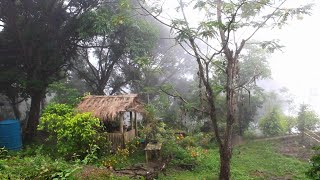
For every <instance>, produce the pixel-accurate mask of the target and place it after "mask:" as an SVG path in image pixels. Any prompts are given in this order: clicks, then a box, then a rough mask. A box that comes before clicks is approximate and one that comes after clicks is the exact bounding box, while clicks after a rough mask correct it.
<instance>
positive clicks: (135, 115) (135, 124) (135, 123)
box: [134, 112, 138, 136]
mask: <svg viewBox="0 0 320 180" xmlns="http://www.w3.org/2000/svg"><path fill="white" fill-rule="evenodd" d="M134 129H135V133H136V136H138V123H137V112H134Z"/></svg>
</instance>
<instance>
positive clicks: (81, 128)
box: [39, 104, 108, 158]
mask: <svg viewBox="0 0 320 180" xmlns="http://www.w3.org/2000/svg"><path fill="white" fill-rule="evenodd" d="M102 128H103V126H102V125H101V124H100V120H99V119H97V118H95V117H93V116H92V115H91V113H80V114H77V113H75V112H74V110H73V109H72V108H71V107H70V106H68V105H64V104H52V105H50V106H48V107H47V108H46V109H45V111H44V113H43V114H42V117H41V123H40V125H39V129H40V130H44V131H47V132H48V133H50V136H49V139H48V140H49V141H52V142H56V147H57V150H58V152H59V153H60V154H63V155H65V157H67V158H70V157H71V156H72V155H74V154H77V155H79V156H80V157H81V158H83V157H85V156H86V155H88V154H92V153H91V150H93V149H94V151H95V152H97V153H100V152H99V151H98V150H99V149H104V150H105V148H106V147H103V146H106V144H108V143H106V142H107V140H106V137H105V136H103V134H101V133H99V132H100V131H102Z"/></svg>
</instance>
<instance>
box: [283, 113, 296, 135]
mask: <svg viewBox="0 0 320 180" xmlns="http://www.w3.org/2000/svg"><path fill="white" fill-rule="evenodd" d="M297 123H298V118H296V117H293V116H285V117H284V126H283V127H284V130H285V132H288V133H289V134H291V130H292V128H294V127H296V126H297Z"/></svg>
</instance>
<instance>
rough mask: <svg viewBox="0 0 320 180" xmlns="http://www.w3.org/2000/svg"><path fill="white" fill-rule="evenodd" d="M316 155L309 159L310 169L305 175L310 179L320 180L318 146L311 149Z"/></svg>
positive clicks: (319, 148) (319, 149) (319, 151)
mask: <svg viewBox="0 0 320 180" xmlns="http://www.w3.org/2000/svg"><path fill="white" fill-rule="evenodd" d="M313 149H314V150H315V151H316V154H315V155H314V156H312V158H311V159H310V165H311V167H310V168H309V169H308V171H307V172H306V175H307V176H308V177H309V178H311V179H316V180H318V179H320V146H316V147H314V148H313Z"/></svg>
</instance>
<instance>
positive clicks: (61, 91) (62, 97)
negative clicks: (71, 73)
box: [48, 82, 81, 106]
mask: <svg viewBox="0 0 320 180" xmlns="http://www.w3.org/2000/svg"><path fill="white" fill-rule="evenodd" d="M48 89H49V92H50V93H53V99H52V100H51V101H52V102H54V103H59V104H68V105H71V106H75V105H77V104H78V103H79V102H80V100H81V94H80V92H79V91H78V90H77V89H74V88H72V87H70V86H69V85H68V84H66V83H61V82H55V83H52V84H50V85H49V87H48Z"/></svg>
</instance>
